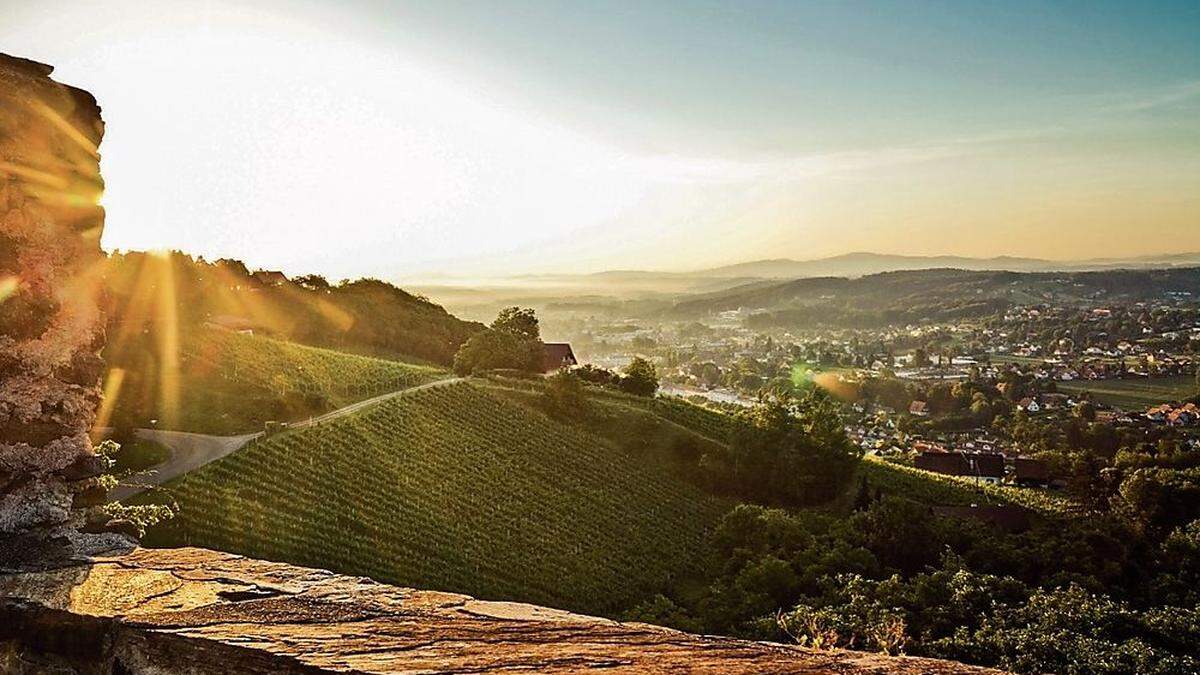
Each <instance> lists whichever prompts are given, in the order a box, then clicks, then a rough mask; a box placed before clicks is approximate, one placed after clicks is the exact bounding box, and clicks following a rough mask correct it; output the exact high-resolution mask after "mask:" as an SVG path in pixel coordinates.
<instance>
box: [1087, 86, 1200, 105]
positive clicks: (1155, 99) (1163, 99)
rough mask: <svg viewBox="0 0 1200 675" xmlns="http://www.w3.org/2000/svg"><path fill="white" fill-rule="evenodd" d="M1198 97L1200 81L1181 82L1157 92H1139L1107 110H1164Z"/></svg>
mask: <svg viewBox="0 0 1200 675" xmlns="http://www.w3.org/2000/svg"><path fill="white" fill-rule="evenodd" d="M1197 96H1200V80H1193V81H1191V82H1182V83H1180V84H1175V85H1171V86H1169V87H1163V88H1161V89H1159V90H1157V91H1151V92H1141V93H1140V94H1139V95H1136V96H1132V97H1130V100H1127V101H1124V102H1122V103H1118V104H1116V105H1113V106H1110V107H1108V108H1107V110H1108V111H1109V112H1143V111H1147V110H1155V109H1157V108H1166V107H1170V106H1173V105H1175V104H1178V103H1183V102H1185V101H1188V100H1191V99H1193V98H1196V97H1197Z"/></svg>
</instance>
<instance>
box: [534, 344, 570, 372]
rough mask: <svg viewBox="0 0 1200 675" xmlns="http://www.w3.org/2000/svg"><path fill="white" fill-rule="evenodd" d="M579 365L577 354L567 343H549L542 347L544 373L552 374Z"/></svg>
mask: <svg viewBox="0 0 1200 675" xmlns="http://www.w3.org/2000/svg"><path fill="white" fill-rule="evenodd" d="M576 365H579V361H577V360H576V359H575V352H573V351H571V345H570V343H567V342H547V343H545V344H544V345H543V346H542V372H544V373H550V372H554V371H556V370H558V369H560V368H570V367H571V366H576Z"/></svg>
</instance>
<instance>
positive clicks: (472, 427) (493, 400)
mask: <svg viewBox="0 0 1200 675" xmlns="http://www.w3.org/2000/svg"><path fill="white" fill-rule="evenodd" d="M167 487H168V493H169V494H170V495H171V496H173V497H174V498H175V499H176V500H177V501H178V504H179V506H180V513H179V515H178V516H177V518H176V519H174V520H173V521H170V522H169V523H168V524H166V525H164V526H160V527H159V528H158V529H157V530H155V531H152V532H151V534H150V537H149V539H148V542H149V543H150V544H152V545H183V544H191V545H199V546H206V547H210V548H216V549H221V550H227V551H233V552H237V553H244V554H247V555H252V556H255V557H262V558H268V559H276V560H286V561H289V562H293V563H298V564H302V565H312V566H317V567H324V568H330V569H334V570H337V571H341V572H346V573H352V574H363V575H368V576H371V577H373V578H376V579H380V580H383V581H388V582H392V583H397V584H401V585H411V586H417V587H421V588H434V589H444V590H453V591H460V592H465V593H470V594H472V595H476V596H479V597H485V598H499V599H517V600H523V601H529V602H535V603H540V604H547V605H552V606H559V607H566V608H569V609H574V610H580V611H589V612H598V613H612V612H617V611H620V610H623V609H625V608H627V607H629V606H631V605H632V604H634V603H636V602H637V601H639V600H642V599H644V598H646V597H648V596H649V595H651V594H652V593H654V592H657V591H660V590H662V589H663V588H664V587H666V586H667V585H668V584H669V583H671V581H672V580H674V579H677V578H679V577H680V576H681V575H684V574H686V573H688V572H689V571H691V570H693V569H694V568H695V565H696V564H697V562H698V559H699V557H700V555H701V554H702V552H703V546H704V539H705V535H706V532H707V530H708V529H709V528H711V527H712V526H713V525H714V524H715V523H716V521H717V520H718V519H719V517H720V516H721V514H722V513H723V512H724V511H725V508H726V507H727V504H726V503H724V502H722V501H720V500H718V499H715V498H712V497H710V496H707V495H706V494H704V493H703V492H702V491H701V490H700V489H699V488H697V487H695V486H694V485H692V484H691V483H689V482H687V481H685V480H683V479H681V478H679V477H677V476H676V475H675V474H674V473H672V472H671V471H669V470H667V469H665V468H664V465H663V461H662V460H661V458H660V457H654V456H651V455H650V454H647V453H637V452H633V451H630V450H629V449H623V448H620V447H618V446H617V444H615V443H612V442H610V441H608V440H606V439H605V438H603V437H601V436H599V435H597V434H594V433H591V432H589V431H587V430H586V427H585V426H583V425H577V424H573V423H571V422H570V421H556V420H553V419H551V418H549V417H547V416H546V415H544V414H542V413H541V412H539V411H538V410H536V409H534V408H533V407H531V406H528V405H524V404H522V403H521V402H519V401H517V400H513V399H511V398H508V397H505V396H501V395H499V394H498V393H495V392H492V391H489V390H488V389H487V388H485V387H481V386H476V385H473V384H469V383H459V384H453V385H447V386H443V387H437V388H433V389H428V390H424V391H421V392H415V393H413V394H411V395H406V396H403V397H400V398H397V399H393V400H390V401H387V402H385V403H382V404H380V405H378V406H373V407H371V408H369V409H367V410H365V411H363V412H361V413H358V414H355V415H353V416H349V417H345V418H341V419H338V420H335V421H332V422H330V423H328V424H325V425H321V426H320V427H317V428H313V429H304V430H297V431H293V432H289V433H286V434H283V435H280V436H277V437H274V438H270V439H268V440H265V441H262V442H259V443H257V444H255V445H252V446H250V447H247V448H245V449H243V450H240V451H238V452H237V453H235V454H233V455H230V456H229V457H226V458H225V459H223V460H220V461H218V462H215V463H213V464H210V465H208V466H206V467H204V468H202V469H200V470H199V471H197V472H194V473H192V474H189V475H187V476H185V477H183V478H182V479H180V480H178V481H176V482H174V483H172V484H169V485H168V486H167Z"/></svg>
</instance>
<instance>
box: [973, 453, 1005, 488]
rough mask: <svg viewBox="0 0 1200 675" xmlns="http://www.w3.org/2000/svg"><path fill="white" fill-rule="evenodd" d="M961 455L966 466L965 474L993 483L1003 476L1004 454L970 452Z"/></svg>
mask: <svg viewBox="0 0 1200 675" xmlns="http://www.w3.org/2000/svg"><path fill="white" fill-rule="evenodd" d="M963 456H964V457H965V458H966V460H967V466H968V473H967V474H966V475H968V476H970V477H972V478H978V479H979V480H982V481H983V482H985V483H991V484H993V485H995V484H997V483H999V482H1000V481H1001V480H1002V479H1003V478H1004V455H1001V454H999V453H994V452H970V453H966V454H965V455H963Z"/></svg>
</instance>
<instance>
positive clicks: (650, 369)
mask: <svg viewBox="0 0 1200 675" xmlns="http://www.w3.org/2000/svg"><path fill="white" fill-rule="evenodd" d="M620 387H621V391H625V392H628V393H630V394H636V395H638V396H653V395H654V392H656V391H658V373H657V372H656V371H655V370H654V364H652V363H650V362H649V361H647V360H646V359H643V358H642V357H640V356H635V357H634V359H633V361H631V362H630V363H629V365H628V366H625V377H622V378H621V384H620Z"/></svg>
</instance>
